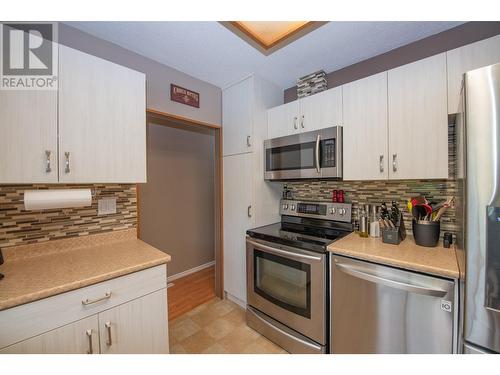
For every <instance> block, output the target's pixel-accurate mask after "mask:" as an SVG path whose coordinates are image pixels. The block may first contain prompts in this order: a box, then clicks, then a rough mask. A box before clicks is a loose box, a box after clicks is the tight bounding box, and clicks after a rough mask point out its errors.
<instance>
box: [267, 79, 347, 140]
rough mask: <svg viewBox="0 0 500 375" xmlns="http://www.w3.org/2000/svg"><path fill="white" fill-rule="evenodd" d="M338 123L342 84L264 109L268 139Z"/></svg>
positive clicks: (340, 122) (340, 110)
mask: <svg viewBox="0 0 500 375" xmlns="http://www.w3.org/2000/svg"><path fill="white" fill-rule="evenodd" d="M339 125H342V87H335V88H333V89H330V90H326V91H323V92H320V93H318V94H314V95H311V96H308V97H305V98H301V99H299V100H296V101H293V102H290V103H287V104H284V105H281V106H279V107H274V108H271V109H270V110H269V111H268V127H269V130H268V133H269V134H268V135H269V138H276V137H282V136H286V135H291V134H297V133H302V132H307V131H312V130H317V129H323V128H328V127H331V126H339Z"/></svg>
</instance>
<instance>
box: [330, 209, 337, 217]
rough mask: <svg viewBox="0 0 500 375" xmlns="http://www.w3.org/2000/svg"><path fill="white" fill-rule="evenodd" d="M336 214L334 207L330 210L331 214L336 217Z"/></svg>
mask: <svg viewBox="0 0 500 375" xmlns="http://www.w3.org/2000/svg"><path fill="white" fill-rule="evenodd" d="M335 212H336V210H335V207H332V208H331V209H330V213H331V214H332V215H335Z"/></svg>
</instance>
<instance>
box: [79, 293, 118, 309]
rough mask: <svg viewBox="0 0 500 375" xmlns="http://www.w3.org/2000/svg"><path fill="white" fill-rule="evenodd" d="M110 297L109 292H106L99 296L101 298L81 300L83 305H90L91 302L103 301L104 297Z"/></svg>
mask: <svg viewBox="0 0 500 375" xmlns="http://www.w3.org/2000/svg"><path fill="white" fill-rule="evenodd" d="M110 298H111V292H107V293H106V294H105V295H104V297H101V298H96V299H88V298H87V299H86V300H84V301H82V305H84V306H87V305H91V304H93V303H96V302H100V301H104V300H105V299H110Z"/></svg>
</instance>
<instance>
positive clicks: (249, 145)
mask: <svg viewBox="0 0 500 375" xmlns="http://www.w3.org/2000/svg"><path fill="white" fill-rule="evenodd" d="M247 146H248V147H251V146H252V144H251V143H250V136H249V135H247Z"/></svg>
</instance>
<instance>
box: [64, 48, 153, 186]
mask: <svg viewBox="0 0 500 375" xmlns="http://www.w3.org/2000/svg"><path fill="white" fill-rule="evenodd" d="M59 71H60V79H59V180H60V182H65V183H76V182H79V183H80V182H122V183H132V182H146V110H145V106H146V96H145V92H146V91H145V90H146V83H145V76H144V74H142V73H139V72H136V71H134V70H132V69H128V68H125V67H123V66H120V65H117V64H114V63H111V62H109V61H106V60H103V59H100V58H97V57H95V56H92V55H89V54H86V53H83V52H80V51H78V50H75V49H72V48H69V47H66V46H60V48H59Z"/></svg>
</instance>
